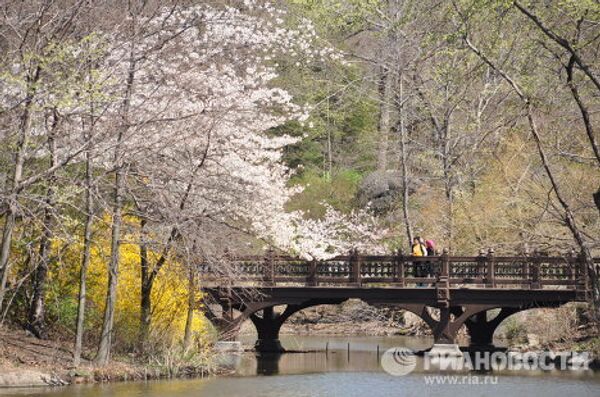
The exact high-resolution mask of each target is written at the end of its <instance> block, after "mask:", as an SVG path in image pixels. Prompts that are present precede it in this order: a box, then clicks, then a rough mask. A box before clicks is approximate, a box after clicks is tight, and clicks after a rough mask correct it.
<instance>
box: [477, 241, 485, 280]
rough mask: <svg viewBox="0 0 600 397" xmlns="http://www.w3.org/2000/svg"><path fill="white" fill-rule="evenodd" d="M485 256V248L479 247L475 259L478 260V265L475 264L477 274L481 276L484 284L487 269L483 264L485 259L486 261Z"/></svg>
mask: <svg viewBox="0 0 600 397" xmlns="http://www.w3.org/2000/svg"><path fill="white" fill-rule="evenodd" d="M486 259H487V257H486V252H485V249H483V248H482V249H480V250H479V256H478V257H477V261H478V266H477V275H478V276H481V279H482V280H483V284H485V282H486V278H487V273H486V272H487V270H486V265H485V261H486Z"/></svg>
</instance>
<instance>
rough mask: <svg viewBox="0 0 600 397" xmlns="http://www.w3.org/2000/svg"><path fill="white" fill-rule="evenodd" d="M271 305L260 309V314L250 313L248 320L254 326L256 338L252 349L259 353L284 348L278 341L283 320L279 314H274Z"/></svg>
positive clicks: (282, 350)
mask: <svg viewBox="0 0 600 397" xmlns="http://www.w3.org/2000/svg"><path fill="white" fill-rule="evenodd" d="M273 308H274V307H273V306H269V307H266V308H264V309H263V310H262V316H258V315H257V313H253V314H251V315H250V320H252V323H253V324H254V326H255V327H256V332H257V334H258V338H257V339H256V343H255V344H254V350H256V351H257V352H261V353H281V352H284V351H285V349H284V348H283V346H281V342H280V341H279V330H280V329H281V325H282V324H283V321H282V319H281V315H280V314H276V313H275V311H274V310H273Z"/></svg>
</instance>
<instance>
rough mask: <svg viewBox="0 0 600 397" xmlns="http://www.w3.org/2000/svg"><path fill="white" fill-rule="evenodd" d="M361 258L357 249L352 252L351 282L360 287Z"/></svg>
mask: <svg viewBox="0 0 600 397" xmlns="http://www.w3.org/2000/svg"><path fill="white" fill-rule="evenodd" d="M360 266H361V263H360V256H359V254H358V250H357V249H352V250H350V282H351V283H356V284H357V285H359V286H360V284H361V279H360Z"/></svg>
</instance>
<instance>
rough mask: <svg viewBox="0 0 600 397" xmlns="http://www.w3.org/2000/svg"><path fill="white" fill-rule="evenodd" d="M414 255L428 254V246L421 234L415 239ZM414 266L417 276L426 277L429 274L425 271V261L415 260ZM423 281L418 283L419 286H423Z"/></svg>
mask: <svg viewBox="0 0 600 397" xmlns="http://www.w3.org/2000/svg"><path fill="white" fill-rule="evenodd" d="M412 255H413V256H427V247H426V246H425V243H424V242H423V239H422V238H421V237H419V236H416V237H415V238H414V239H413V245H412ZM413 266H414V269H415V273H414V274H415V277H426V276H427V274H426V272H425V263H423V262H416V261H415V262H413ZM422 286H423V283H417V287H422Z"/></svg>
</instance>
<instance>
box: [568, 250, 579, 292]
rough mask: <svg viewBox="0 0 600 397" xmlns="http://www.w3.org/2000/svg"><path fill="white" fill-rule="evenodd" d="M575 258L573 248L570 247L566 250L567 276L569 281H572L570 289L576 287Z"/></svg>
mask: <svg viewBox="0 0 600 397" xmlns="http://www.w3.org/2000/svg"><path fill="white" fill-rule="evenodd" d="M574 259H575V250H574V249H573V248H571V249H570V250H569V252H567V278H568V279H569V281H570V282H572V283H573V285H571V287H570V288H571V289H575V290H576V289H577V261H576V260H574Z"/></svg>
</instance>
